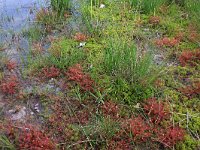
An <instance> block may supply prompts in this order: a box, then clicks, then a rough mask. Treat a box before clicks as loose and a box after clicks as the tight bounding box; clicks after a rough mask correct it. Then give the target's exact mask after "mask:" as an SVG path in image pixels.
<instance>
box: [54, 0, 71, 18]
mask: <svg viewBox="0 0 200 150" xmlns="http://www.w3.org/2000/svg"><path fill="white" fill-rule="evenodd" d="M51 6H52V9H53V10H54V11H55V12H57V14H58V15H59V16H61V15H64V13H66V12H69V10H70V0H51Z"/></svg>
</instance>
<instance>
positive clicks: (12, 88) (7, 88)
mask: <svg viewBox="0 0 200 150" xmlns="http://www.w3.org/2000/svg"><path fill="white" fill-rule="evenodd" d="M18 86H19V82H18V80H17V78H16V77H15V76H11V77H9V78H7V79H4V80H3V81H2V82H1V84H0V89H1V91H2V92H3V93H5V94H15V93H16V92H17V89H18Z"/></svg>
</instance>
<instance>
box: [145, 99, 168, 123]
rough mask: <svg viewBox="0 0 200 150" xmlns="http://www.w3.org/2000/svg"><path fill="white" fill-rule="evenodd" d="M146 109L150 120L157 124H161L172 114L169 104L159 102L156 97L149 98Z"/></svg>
mask: <svg viewBox="0 0 200 150" xmlns="http://www.w3.org/2000/svg"><path fill="white" fill-rule="evenodd" d="M144 110H145V113H146V114H147V115H148V117H149V120H150V122H153V123H155V124H159V123H160V122H161V121H163V120H164V119H168V118H169V116H170V112H169V109H168V106H167V105H166V104H165V103H164V102H158V101H157V100H156V98H150V99H147V102H146V104H145V105H144Z"/></svg>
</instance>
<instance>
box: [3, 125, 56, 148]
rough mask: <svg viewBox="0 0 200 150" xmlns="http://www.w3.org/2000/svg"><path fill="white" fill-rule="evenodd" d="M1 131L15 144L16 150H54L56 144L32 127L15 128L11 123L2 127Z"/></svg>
mask: <svg viewBox="0 0 200 150" xmlns="http://www.w3.org/2000/svg"><path fill="white" fill-rule="evenodd" d="M1 131H3V132H5V135H6V136H7V137H8V138H9V139H10V140H11V141H13V143H15V145H16V148H17V149H20V150H21V149H27V150H55V149H56V144H55V143H54V142H53V141H52V140H51V139H50V138H48V137H47V135H45V134H44V133H43V132H42V131H40V130H38V129H36V128H34V127H32V126H22V127H20V128H19V127H17V126H14V125H13V124H12V123H9V124H8V123H7V124H4V125H2V128H1Z"/></svg>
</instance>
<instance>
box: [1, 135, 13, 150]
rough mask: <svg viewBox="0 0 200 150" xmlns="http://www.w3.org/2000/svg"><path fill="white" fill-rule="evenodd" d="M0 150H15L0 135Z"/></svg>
mask: <svg viewBox="0 0 200 150" xmlns="http://www.w3.org/2000/svg"><path fill="white" fill-rule="evenodd" d="M0 148H1V150H16V149H15V146H14V145H13V143H11V142H10V141H9V139H8V138H7V137H6V136H5V135H0Z"/></svg>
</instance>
